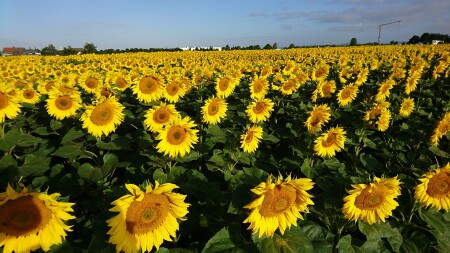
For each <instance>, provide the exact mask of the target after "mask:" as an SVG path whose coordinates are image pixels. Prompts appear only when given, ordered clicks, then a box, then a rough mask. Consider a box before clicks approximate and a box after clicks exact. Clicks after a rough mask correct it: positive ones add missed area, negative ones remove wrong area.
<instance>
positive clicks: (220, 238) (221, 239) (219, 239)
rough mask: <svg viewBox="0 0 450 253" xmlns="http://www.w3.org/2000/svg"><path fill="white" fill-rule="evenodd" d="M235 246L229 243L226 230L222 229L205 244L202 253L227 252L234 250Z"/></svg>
mask: <svg viewBox="0 0 450 253" xmlns="http://www.w3.org/2000/svg"><path fill="white" fill-rule="evenodd" d="M235 247H236V245H235V244H234V243H233V241H231V238H230V233H229V232H228V229H227V228H222V229H221V230H220V231H219V232H217V233H216V234H215V235H214V236H213V237H211V239H209V241H208V242H207V243H206V245H205V247H204V248H203V250H202V253H214V252H227V251H229V250H231V249H234V248H235Z"/></svg>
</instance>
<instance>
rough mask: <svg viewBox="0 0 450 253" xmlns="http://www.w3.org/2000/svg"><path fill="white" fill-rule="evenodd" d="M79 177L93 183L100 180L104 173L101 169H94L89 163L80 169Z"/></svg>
mask: <svg viewBox="0 0 450 253" xmlns="http://www.w3.org/2000/svg"><path fill="white" fill-rule="evenodd" d="M77 171H78V175H79V176H80V178H82V179H87V180H90V181H93V182H96V181H98V180H100V179H101V178H102V177H103V176H102V171H101V169H100V168H97V167H94V166H92V165H91V164H89V163H84V164H83V165H81V166H80V167H78V170H77Z"/></svg>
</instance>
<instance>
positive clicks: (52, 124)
mask: <svg viewBox="0 0 450 253" xmlns="http://www.w3.org/2000/svg"><path fill="white" fill-rule="evenodd" d="M62 127H63V123H62V122H61V121H58V120H54V119H52V121H50V128H51V129H52V130H58V129H60V128H62Z"/></svg>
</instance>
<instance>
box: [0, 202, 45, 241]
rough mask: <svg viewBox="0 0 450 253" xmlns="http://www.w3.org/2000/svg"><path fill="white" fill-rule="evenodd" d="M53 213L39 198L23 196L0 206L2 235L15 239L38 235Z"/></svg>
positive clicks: (0, 230) (0, 231) (0, 229)
mask: <svg viewBox="0 0 450 253" xmlns="http://www.w3.org/2000/svg"><path fill="white" fill-rule="evenodd" d="M51 217H52V212H51V211H50V210H49V209H48V208H47V207H46V206H45V204H44V202H43V201H42V200H40V199H39V198H36V197H32V196H23V197H19V198H17V199H14V200H8V201H7V202H6V203H4V204H3V205H1V206H0V233H5V234H7V235H11V236H14V237H17V236H26V235H30V234H33V233H36V232H37V231H39V230H40V229H42V228H44V227H45V226H46V225H47V224H48V223H49V221H50V219H51Z"/></svg>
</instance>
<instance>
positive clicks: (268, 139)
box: [262, 132, 280, 144]
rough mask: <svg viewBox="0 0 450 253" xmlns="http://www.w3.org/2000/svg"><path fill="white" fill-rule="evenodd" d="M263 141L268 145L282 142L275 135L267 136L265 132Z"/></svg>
mask: <svg viewBox="0 0 450 253" xmlns="http://www.w3.org/2000/svg"><path fill="white" fill-rule="evenodd" d="M262 139H263V140H264V142H266V143H267V144H275V143H278V142H279V141H280V139H278V138H277V137H275V136H274V135H271V134H267V133H264V132H263V136H262Z"/></svg>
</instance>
